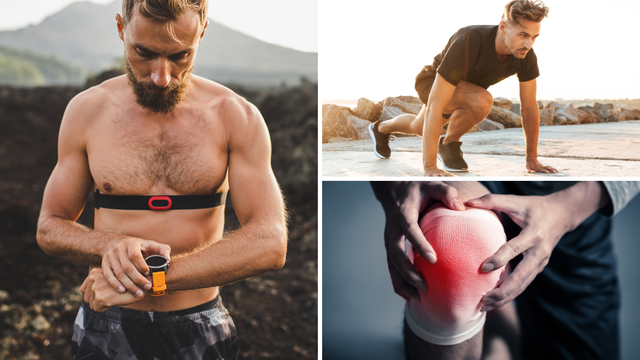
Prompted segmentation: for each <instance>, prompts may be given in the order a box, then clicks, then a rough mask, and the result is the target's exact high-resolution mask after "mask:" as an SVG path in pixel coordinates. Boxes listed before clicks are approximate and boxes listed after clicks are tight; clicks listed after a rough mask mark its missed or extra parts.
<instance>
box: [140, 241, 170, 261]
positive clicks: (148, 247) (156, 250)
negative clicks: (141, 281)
mask: <svg viewBox="0 0 640 360" xmlns="http://www.w3.org/2000/svg"><path fill="white" fill-rule="evenodd" d="M140 247H141V249H142V252H143V253H144V254H145V256H149V255H162V256H164V257H165V258H167V260H168V261H171V246H169V245H167V244H160V243H159V242H155V241H153V240H143V241H142V244H140Z"/></svg>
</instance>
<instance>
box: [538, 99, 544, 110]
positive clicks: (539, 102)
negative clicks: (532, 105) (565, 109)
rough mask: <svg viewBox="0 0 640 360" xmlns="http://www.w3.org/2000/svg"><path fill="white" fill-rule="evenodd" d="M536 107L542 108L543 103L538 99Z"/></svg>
mask: <svg viewBox="0 0 640 360" xmlns="http://www.w3.org/2000/svg"><path fill="white" fill-rule="evenodd" d="M538 109H541V110H542V109H544V104H543V103H542V101H540V100H538Z"/></svg>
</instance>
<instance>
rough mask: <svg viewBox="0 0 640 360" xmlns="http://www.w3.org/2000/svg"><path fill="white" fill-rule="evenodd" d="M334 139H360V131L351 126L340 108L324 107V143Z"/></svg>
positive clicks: (335, 106) (327, 105)
mask: <svg viewBox="0 0 640 360" xmlns="http://www.w3.org/2000/svg"><path fill="white" fill-rule="evenodd" d="M334 137H344V138H351V139H360V135H359V134H358V131H357V130H356V129H355V128H354V127H353V125H351V123H350V122H349V120H348V119H347V116H346V115H345V114H344V113H343V112H342V110H341V109H340V107H339V106H337V105H333V104H325V105H322V142H323V143H326V142H328V141H329V139H331V138H334Z"/></svg>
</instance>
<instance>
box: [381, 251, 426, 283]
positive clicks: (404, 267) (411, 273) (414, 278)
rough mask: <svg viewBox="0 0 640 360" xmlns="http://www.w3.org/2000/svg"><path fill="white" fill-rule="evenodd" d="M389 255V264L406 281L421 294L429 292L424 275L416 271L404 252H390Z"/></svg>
mask: <svg viewBox="0 0 640 360" xmlns="http://www.w3.org/2000/svg"><path fill="white" fill-rule="evenodd" d="M388 254H389V258H388V259H387V261H388V263H389V264H390V265H391V266H393V267H394V268H395V269H396V271H397V272H398V273H399V274H400V275H401V276H402V278H403V279H404V281H406V282H407V283H409V284H410V285H411V286H412V287H414V288H416V289H418V291H420V292H423V293H424V292H426V291H427V283H426V282H425V281H424V279H423V278H422V275H420V273H418V271H416V268H415V267H414V266H413V264H412V263H411V261H409V259H408V258H407V255H406V254H405V253H404V252H401V251H391V252H388Z"/></svg>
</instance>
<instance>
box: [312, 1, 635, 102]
mask: <svg viewBox="0 0 640 360" xmlns="http://www.w3.org/2000/svg"><path fill="white" fill-rule="evenodd" d="M507 2H508V0H485V1H474V0H457V1H425V0H397V1H395V2H393V3H391V2H389V1H388V0H384V1H382V0H322V1H321V2H320V8H319V10H320V11H319V19H320V48H319V54H320V55H319V62H320V65H319V66H320V70H319V71H320V73H319V86H320V89H319V90H320V97H321V99H354V100H355V99H358V98H359V97H367V98H370V99H375V100H380V99H383V98H385V97H387V96H397V95H416V93H415V90H414V78H415V76H416V75H417V73H418V72H419V71H420V69H421V68H422V66H424V65H427V64H430V63H431V62H432V61H433V57H434V56H435V55H436V54H437V53H439V52H441V51H442V49H443V48H444V46H445V45H446V43H447V41H448V39H449V38H450V37H451V35H453V33H454V32H455V31H456V30H458V29H459V28H461V27H464V26H468V25H492V24H496V25H497V24H498V23H499V21H500V17H501V15H502V10H503V7H504V5H505V4H506V3H507ZM391 4H393V5H391ZM545 4H546V5H547V6H548V7H549V8H550V12H549V17H548V18H547V19H545V20H544V21H543V22H542V27H541V34H540V37H539V38H538V40H537V41H536V43H535V45H534V46H533V48H534V50H535V52H536V54H537V55H538V60H539V61H538V64H539V67H540V73H541V75H540V77H539V78H538V80H537V84H538V99H555V98H564V99H576V98H580V99H582V98H640V67H639V66H638V64H639V60H638V59H640V46H638V45H637V44H638V35H640V30H639V29H640V28H639V27H638V21H637V15H638V14H639V13H640V2H638V1H635V0H613V1H591V0H581V1H578V0H562V1H560V0H548V1H545ZM489 91H490V92H491V93H492V95H494V97H497V96H502V97H507V98H514V97H515V98H517V97H518V80H517V77H515V76H514V77H511V78H508V79H506V80H504V81H503V82H502V83H500V84H497V85H494V86H492V87H490V88H489Z"/></svg>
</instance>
